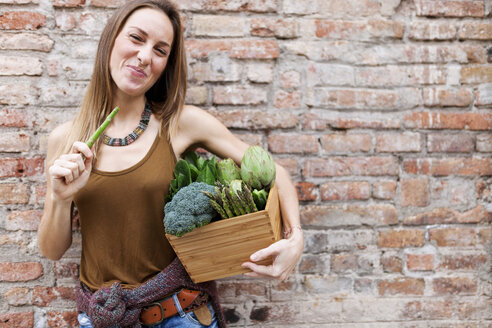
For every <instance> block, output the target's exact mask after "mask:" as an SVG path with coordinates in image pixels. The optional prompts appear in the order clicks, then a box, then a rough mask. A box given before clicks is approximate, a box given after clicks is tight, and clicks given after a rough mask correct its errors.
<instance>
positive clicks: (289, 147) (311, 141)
mask: <svg viewBox="0 0 492 328" xmlns="http://www.w3.org/2000/svg"><path fill="white" fill-rule="evenodd" d="M268 149H269V150H270V151H271V152H273V153H297V154H313V153H317V152H318V151H319V143H318V136H315V135H298V134H292V135H291V134H274V135H270V136H268Z"/></svg>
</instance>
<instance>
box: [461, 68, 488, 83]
mask: <svg viewBox="0 0 492 328" xmlns="http://www.w3.org/2000/svg"><path fill="white" fill-rule="evenodd" d="M488 82H492V65H485V66H466V67H463V68H461V83H488Z"/></svg>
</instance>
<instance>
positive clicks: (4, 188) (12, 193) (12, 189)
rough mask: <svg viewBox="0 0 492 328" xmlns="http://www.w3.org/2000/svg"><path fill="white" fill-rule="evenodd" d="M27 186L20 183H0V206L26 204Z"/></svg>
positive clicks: (27, 196)
mask: <svg viewBox="0 0 492 328" xmlns="http://www.w3.org/2000/svg"><path fill="white" fill-rule="evenodd" d="M29 196H30V193H29V186H28V185H26V184H21V183H0V204H27V203H28V202H29Z"/></svg>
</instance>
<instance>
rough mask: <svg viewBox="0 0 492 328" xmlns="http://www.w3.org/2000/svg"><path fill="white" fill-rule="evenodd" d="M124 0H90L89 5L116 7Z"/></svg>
mask: <svg viewBox="0 0 492 328" xmlns="http://www.w3.org/2000/svg"><path fill="white" fill-rule="evenodd" d="M124 3H125V0H91V6H94V7H103V8H118V7H120V6H121V5H123V4H124Z"/></svg>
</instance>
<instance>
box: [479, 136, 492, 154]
mask: <svg viewBox="0 0 492 328" xmlns="http://www.w3.org/2000/svg"><path fill="white" fill-rule="evenodd" d="M477 151H479V152H482V153H490V152H492V134H479V135H477Z"/></svg>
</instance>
